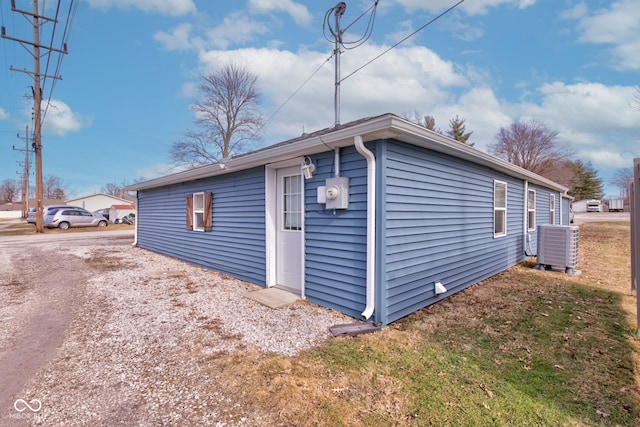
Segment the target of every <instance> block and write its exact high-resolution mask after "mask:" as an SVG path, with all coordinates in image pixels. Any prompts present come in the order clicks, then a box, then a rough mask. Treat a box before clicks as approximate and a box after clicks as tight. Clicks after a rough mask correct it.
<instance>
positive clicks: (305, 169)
mask: <svg viewBox="0 0 640 427" xmlns="http://www.w3.org/2000/svg"><path fill="white" fill-rule="evenodd" d="M315 170H316V165H314V164H313V162H312V161H311V157H305V158H304V164H303V165H302V173H303V174H304V178H305V179H311V178H312V177H313V172H314V171H315Z"/></svg>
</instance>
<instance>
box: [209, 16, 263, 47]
mask: <svg viewBox="0 0 640 427" xmlns="http://www.w3.org/2000/svg"><path fill="white" fill-rule="evenodd" d="M268 32H269V27H268V26H267V25H266V24H265V23H262V22H259V21H256V20H253V19H251V18H250V17H249V16H247V15H245V14H243V13H241V12H236V13H232V14H230V15H228V16H226V17H225V18H224V20H223V21H222V23H221V24H220V25H218V26H216V27H215V28H213V29H211V30H209V31H207V39H208V40H209V46H213V47H215V48H219V49H227V48H228V47H229V46H230V45H231V44H235V45H242V44H245V43H248V42H251V41H254V40H255V37H256V36H257V35H263V34H266V33H268Z"/></svg>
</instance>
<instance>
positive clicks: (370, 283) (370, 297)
mask: <svg viewBox="0 0 640 427" xmlns="http://www.w3.org/2000/svg"><path fill="white" fill-rule="evenodd" d="M354 141H355V144H354V145H355V147H356V150H357V151H358V153H360V154H361V155H362V156H364V158H365V159H367V267H366V268H367V278H366V281H367V283H366V289H367V298H366V306H365V309H364V311H363V312H362V317H364V319H365V320H367V319H368V318H370V317H371V315H372V314H373V310H374V309H375V305H376V303H375V301H376V300H375V296H376V294H375V291H376V287H375V277H376V276H375V274H376V269H375V267H376V265H375V263H376V228H375V227H376V158H375V156H374V155H373V153H372V152H371V151H369V150H368V149H367V147H365V146H364V142H363V141H362V137H361V136H360V135H358V136H356V137H354Z"/></svg>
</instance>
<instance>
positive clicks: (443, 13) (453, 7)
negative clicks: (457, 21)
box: [340, 0, 464, 82]
mask: <svg viewBox="0 0 640 427" xmlns="http://www.w3.org/2000/svg"><path fill="white" fill-rule="evenodd" d="M462 3H464V0H460V1H458V2H457V3H456V4H454V5H453V6H451V7H450V8H448V9H447V10H445V11H444V12H442V13H441V14H440V15H438V16H436V17H435V18H433V19H432V20H430V21H429V22H427V23H426V24H424V25H423V26H422V27H420V28H418V29H417V30H415V31H414V32H413V33H411V34H409V35H408V36H406V37H405V38H403V39H402V40H400V41H399V42H397V43H396V44H394V45H393V46H391V47H390V48H388V49H387V50H385V51H384V52H382V53H381V54H380V55H378V56H376V57H375V58H373V59H372V60H370V61H369V62H367V63H365V64H364V65H362V66H361V67H359V68H356V69H355V70H354V71H352V72H351V74H349V75H347V76H346V77H344V78H343V79H342V80H340V82H343V81H345V80H347V79H348V78H349V77H351V76H353V75H354V74H355V73H357V72H358V71H360V70H362V69H363V68H364V67H366V66H367V65H369V64H371V63H372V62H374V61H375V60H377V59H379V58H380V57H382V56H383V55H385V54H387V53H388V52H389V51H390V50H392V49H395V48H396V47H398V46H399V45H400V44H402V43H404V42H405V41H407V40H408V39H410V38H411V37H413V36H415V35H416V34H417V33H419V32H420V31H422V30H424V29H425V28H427V27H428V26H429V25H431V24H433V23H434V22H435V21H437V20H438V19H440V18H442V17H443V16H444V15H446V14H447V13H449V12H451V11H452V10H453V9H455V8H456V7H458V6H460V5H461V4H462Z"/></svg>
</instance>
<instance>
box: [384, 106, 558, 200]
mask: <svg viewBox="0 0 640 427" xmlns="http://www.w3.org/2000/svg"><path fill="white" fill-rule="evenodd" d="M394 119H395V120H394V123H393V128H394V129H397V130H398V134H397V135H395V136H393V138H395V139H398V140H401V141H404V142H407V143H410V144H412V145H416V146H419V147H424V148H428V149H431V150H434V151H438V152H441V153H444V154H449V155H451V156H454V157H457V158H460V159H463V160H468V161H470V162H473V163H476V164H479V165H482V166H486V167H488V168H491V169H494V170H496V171H498V172H502V173H504V174H506V175H509V176H513V177H515V178H520V179H526V180H528V181H529V182H531V183H534V184H537V185H541V186H543V187H547V188H551V189H554V190H557V191H560V192H563V193H566V192H567V191H568V189H567V188H566V187H564V186H562V185H560V184H558V183H556V182H554V181H551V180H550V179H547V178H545V177H543V176H540V175H538V174H536V173H533V172H531V171H528V170H526V169H524V168H521V167H520V166H516V165H514V164H513V163H509V162H507V161H505V160H502V159H499V158H497V157H494V156H492V155H490V154H487V153H485V152H484V151H480V150H478V149H476V148H473V147H471V146H469V145H467V144H463V143H461V142H459V141H456V140H454V139H451V138H449V137H446V136H444V135H441V134H439V133H437V132H434V131H431V130H429V129H427V128H425V127H423V126H419V125H415V124H414V123H411V122H409V121H407V120H404V119H401V118H399V117H394Z"/></svg>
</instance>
